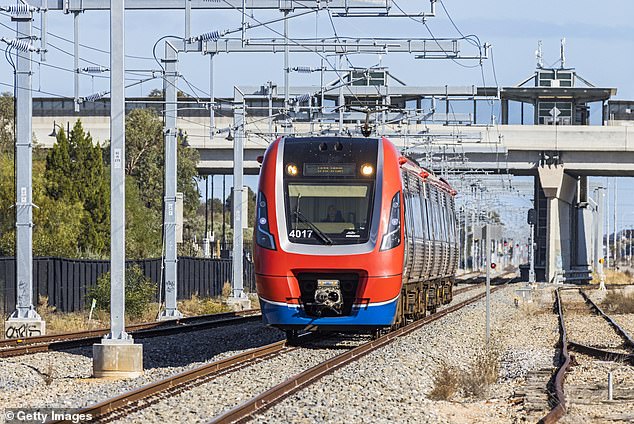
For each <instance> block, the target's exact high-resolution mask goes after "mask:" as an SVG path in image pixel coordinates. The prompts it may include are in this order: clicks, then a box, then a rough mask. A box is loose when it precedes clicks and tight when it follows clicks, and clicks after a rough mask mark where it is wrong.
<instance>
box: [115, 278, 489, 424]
mask: <svg viewBox="0 0 634 424" xmlns="http://www.w3.org/2000/svg"><path fill="white" fill-rule="evenodd" d="M480 291H481V290H480ZM474 292H475V291H474ZM474 292H469V293H468V294H467V293H465V294H461V295H458V296H457V298H458V301H459V299H466V298H467V297H468V296H470V295H473V293H474ZM369 340H370V338H369V336H363V335H361V336H350V335H348V336H341V337H335V339H334V341H333V339H326V340H324V341H320V342H317V343H315V344H313V345H311V347H310V348H300V349H297V350H294V351H292V352H290V353H285V354H283V355H280V356H277V357H275V358H273V359H271V360H267V361H264V362H259V363H257V364H254V365H252V366H249V367H246V368H244V369H241V370H239V371H237V372H234V373H231V374H228V375H224V376H221V377H218V378H215V379H213V380H212V381H210V382H208V383H205V384H203V385H201V386H198V387H195V388H193V389H191V390H187V391H185V392H183V393H181V394H178V395H176V396H173V397H169V398H167V399H162V400H161V401H159V402H158V403H155V404H153V405H152V406H150V407H148V408H145V409H143V410H141V411H138V412H136V413H132V414H130V415H128V416H126V417H124V418H120V419H119V420H118V421H117V422H125V423H134V422H139V421H143V422H163V421H164V420H165V419H169V420H170V422H177V423H180V422H182V423H189V422H205V421H206V420H208V419H210V418H211V417H214V416H217V415H220V414H221V413H223V412H224V411H227V410H229V409H231V408H232V407H234V406H236V405H239V404H240V403H242V402H244V401H246V400H248V399H250V398H252V397H253V396H256V395H258V394H260V393H262V392H264V391H265V390H267V389H269V388H271V387H273V386H274V385H276V384H278V383H280V382H282V381H284V380H286V379H287V378H289V377H291V376H293V375H295V374H297V373H300V372H302V371H304V370H306V369H308V368H310V367H312V366H314V365H317V364H318V363H320V362H323V361H324V360H326V359H328V358H330V357H333V356H335V355H337V354H340V353H341V352H342V351H341V350H340V348H341V347H354V346H358V345H359V344H361V343H364V342H367V341H369ZM335 346H336V347H338V349H333V347H335Z"/></svg>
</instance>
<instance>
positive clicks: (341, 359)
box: [209, 287, 502, 424]
mask: <svg viewBox="0 0 634 424" xmlns="http://www.w3.org/2000/svg"><path fill="white" fill-rule="evenodd" d="M500 289H502V287H495V288H494V289H493V290H491V292H495V291H497V290H500ZM485 295H486V293H479V294H477V295H476V296H474V297H472V298H470V299H468V300H466V301H463V302H460V303H457V304H455V305H453V306H450V307H448V308H446V309H443V310H442V311H439V312H436V313H435V314H432V315H429V316H427V317H425V318H422V319H420V320H418V321H415V322H413V323H411V324H408V325H406V326H404V327H401V328H399V329H397V330H394V331H392V332H390V333H387V334H385V335H383V336H381V337H379V338H377V339H375V340H373V341H371V342H368V343H365V344H363V345H361V346H358V347H355V348H353V349H351V350H349V351H346V352H344V353H342V354H339V355H337V356H335V357H333V358H330V359H328V360H326V361H324V362H322V363H320V364H318V365H316V366H314V367H312V368H310V369H308V370H306V371H304V372H301V373H299V374H297V375H295V376H293V377H291V378H289V379H287V380H286V381H284V382H282V383H280V384H278V385H276V386H274V387H272V388H271V389H269V390H267V391H266V392H264V393H262V394H260V395H258V396H255V397H253V398H252V399H250V400H248V401H247V402H245V403H243V404H241V405H238V406H237V407H235V408H233V409H231V410H229V411H227V412H225V413H224V414H222V415H219V416H217V417H215V418H213V419H212V420H211V421H209V423H210V424H220V423H222V424H224V423H234V422H242V421H244V420H247V419H248V418H249V417H251V416H253V415H254V414H256V413H258V412H262V411H264V410H266V409H268V408H270V407H271V406H273V405H275V404H276V403H278V402H280V401H281V400H283V399H284V398H286V397H287V396H289V395H291V394H293V393H295V392H297V391H299V390H301V389H303V388H304V387H306V386H308V385H310V384H312V383H314V382H316V381H318V380H319V379H321V378H322V377H323V376H325V375H327V374H330V373H332V372H334V371H335V370H337V369H339V368H341V367H343V366H344V365H347V364H349V363H352V362H354V361H356V360H358V359H360V358H361V357H363V356H365V355H367V354H368V353H370V352H372V351H374V350H377V349H379V348H381V347H384V346H386V345H388V344H389V343H391V342H393V341H394V340H395V339H396V338H397V337H401V336H404V335H406V334H409V333H411V332H413V331H415V330H418V329H420V328H421V327H423V326H425V325H427V324H429V323H431V322H434V321H436V320H438V319H440V318H442V317H444V316H446V315H448V314H451V313H452V312H455V311H457V310H459V309H461V308H463V307H465V306H467V305H470V304H472V303H475V302H476V301H478V300H480V299H482V298H484V297H485Z"/></svg>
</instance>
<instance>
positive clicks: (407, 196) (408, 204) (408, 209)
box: [402, 171, 414, 237]
mask: <svg viewBox="0 0 634 424" xmlns="http://www.w3.org/2000/svg"><path fill="white" fill-rule="evenodd" d="M402 177H403V199H404V201H403V205H404V206H405V231H406V233H407V235H409V237H413V231H414V228H413V225H412V224H413V223H412V193H411V191H410V189H411V184H410V181H409V176H408V175H407V172H405V171H403V174H402Z"/></svg>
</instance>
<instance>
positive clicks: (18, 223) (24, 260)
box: [4, 16, 46, 338]
mask: <svg viewBox="0 0 634 424" xmlns="http://www.w3.org/2000/svg"><path fill="white" fill-rule="evenodd" d="M16 26H17V33H18V36H19V37H20V38H21V39H22V40H29V37H30V36H31V30H32V16H28V18H20V19H19V20H18V22H17V25H16ZM17 56H18V58H17V63H16V77H15V97H16V110H15V124H16V130H15V188H16V190H15V194H16V201H15V227H16V237H15V238H16V249H15V259H16V261H15V263H16V267H15V268H16V269H15V273H16V281H17V298H16V310H15V311H14V312H13V313H12V314H11V316H10V317H9V319H8V320H7V322H6V323H5V333H4V334H5V337H6V338H24V337H30V336H39V335H44V334H45V333H46V324H45V322H44V321H43V320H42V318H41V317H40V316H39V315H38V313H37V311H36V310H35V307H34V306H33V178H32V165H33V145H32V143H31V131H32V128H31V125H32V122H31V116H32V108H33V106H32V105H33V101H32V91H31V51H29V50H27V51H21V50H18V51H17Z"/></svg>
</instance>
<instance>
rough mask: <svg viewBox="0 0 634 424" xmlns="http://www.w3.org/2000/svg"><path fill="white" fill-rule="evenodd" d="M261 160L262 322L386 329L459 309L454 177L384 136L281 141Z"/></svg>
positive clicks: (293, 329)
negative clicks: (453, 306)
mask: <svg viewBox="0 0 634 424" xmlns="http://www.w3.org/2000/svg"><path fill="white" fill-rule="evenodd" d="M258 160H259V161H260V162H261V169H260V177H259V183H258V193H257V198H256V209H257V210H256V214H255V216H256V217H255V220H256V222H255V225H254V233H255V234H254V254H253V257H254V264H255V279H256V288H257V294H258V298H259V301H260V307H261V310H262V317H263V320H264V322H265V323H266V324H267V325H269V326H273V327H277V328H279V329H281V330H283V331H285V332H286V335H287V338H288V339H289V340H295V339H296V338H297V337H298V335H299V334H300V333H301V332H305V331H312V332H329V331H336V332H353V333H365V332H371V333H380V332H384V331H386V330H389V329H390V328H395V327H399V326H401V325H403V324H404V323H406V322H407V321H409V320H415V319H419V318H421V317H423V316H425V315H426V314H427V313H428V312H432V313H433V312H435V310H436V309H437V308H438V307H439V306H440V305H442V304H447V303H449V302H451V299H452V289H453V286H454V282H455V272H456V268H457V263H458V256H459V250H458V249H459V246H458V244H459V239H458V238H459V235H458V234H459V233H458V229H457V221H456V211H455V201H454V197H455V195H456V191H455V190H454V189H453V188H452V187H451V186H450V185H449V184H448V182H447V181H446V180H444V179H442V178H440V177H438V176H436V175H434V173H433V172H431V171H430V170H427V169H424V168H422V167H420V166H419V165H418V164H417V163H416V162H415V161H413V160H411V159H409V158H407V157H406V156H403V155H402V154H401V153H400V152H399V151H398V149H397V148H396V147H395V146H394V144H392V142H390V141H389V140H388V139H387V138H385V137H374V138H360V137H323V136H318V137H293V136H283V137H280V138H278V139H277V140H275V141H274V142H273V143H271V144H270V145H269V147H268V148H267V150H266V152H265V154H264V156H263V157H260V158H258Z"/></svg>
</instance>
